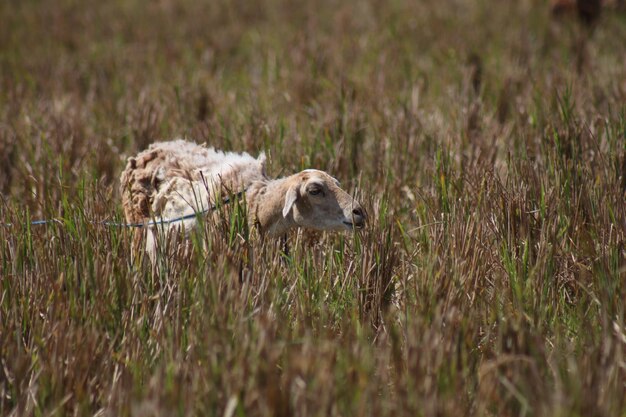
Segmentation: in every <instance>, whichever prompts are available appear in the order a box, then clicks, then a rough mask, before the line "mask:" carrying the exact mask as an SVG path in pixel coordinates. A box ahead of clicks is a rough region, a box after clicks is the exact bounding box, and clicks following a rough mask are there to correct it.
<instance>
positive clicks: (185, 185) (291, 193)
mask: <svg viewBox="0 0 626 417" xmlns="http://www.w3.org/2000/svg"><path fill="white" fill-rule="evenodd" d="M120 181H121V193H122V202H123V206H124V214H125V217H126V221H127V222H129V223H150V222H152V224H154V223H157V225H156V226H154V225H153V226H150V227H148V228H147V229H148V230H150V231H151V233H148V234H147V241H146V251H147V252H148V254H149V255H150V258H151V260H152V261H153V263H154V261H155V258H154V256H155V255H156V246H155V238H156V229H159V230H165V231H171V230H173V229H176V230H181V229H182V230H184V231H185V233H186V234H187V233H188V231H190V230H193V229H194V228H195V226H196V223H197V218H196V217H195V216H190V217H189V218H186V219H185V220H183V221H179V222H172V223H162V224H158V223H159V222H160V221H162V220H170V219H177V218H180V217H184V216H188V215H191V214H193V213H198V212H206V211H210V209H211V207H213V206H214V205H215V204H216V203H218V202H219V201H220V199H221V198H224V197H227V196H232V195H235V194H237V193H242V192H245V200H246V202H247V204H248V216H249V218H248V221H249V222H250V224H251V225H252V224H253V225H256V226H257V227H258V229H259V231H260V232H261V233H262V234H268V235H270V236H279V235H283V234H285V233H286V232H287V231H288V230H290V229H292V228H298V227H302V228H308V229H314V230H352V229H353V228H362V227H363V226H364V225H365V217H366V216H365V212H364V211H363V209H362V208H361V205H360V204H359V203H358V202H356V201H355V200H354V199H353V198H352V197H351V196H350V195H349V194H348V193H346V192H345V191H344V190H342V189H341V188H340V187H339V182H338V181H337V180H336V179H335V178H333V177H331V176H330V175H328V174H327V173H325V172H324V171H318V170H314V169H307V170H304V171H302V172H299V173H297V174H294V175H291V176H289V177H285V178H280V179H270V178H268V177H267V175H266V174H265V154H263V153H262V154H261V155H260V156H259V157H258V158H257V159H255V158H253V157H252V156H250V155H249V154H247V153H245V152H244V153H241V154H239V153H233V152H222V151H219V150H215V149H213V148H207V147H205V146H203V145H198V144H196V143H193V142H188V141H185V140H174V141H170V142H160V143H154V144H152V145H150V147H149V148H148V149H147V150H145V151H143V152H141V153H139V154H138V155H137V156H136V157H131V158H129V159H128V164H127V165H126V168H125V170H124V171H123V172H122V175H121V178H120ZM140 237H141V232H139V233H137V234H136V239H135V241H136V242H138V240H139V239H140Z"/></svg>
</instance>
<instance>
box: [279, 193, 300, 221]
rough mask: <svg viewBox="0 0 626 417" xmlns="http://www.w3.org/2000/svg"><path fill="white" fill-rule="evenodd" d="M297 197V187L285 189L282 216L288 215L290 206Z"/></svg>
mask: <svg viewBox="0 0 626 417" xmlns="http://www.w3.org/2000/svg"><path fill="white" fill-rule="evenodd" d="M297 199H298V190H297V187H291V188H289V190H288V191H287V194H286V195H285V207H283V217H287V216H288V215H289V212H290V211H291V208H292V207H293V205H294V204H295V202H296V200H297Z"/></svg>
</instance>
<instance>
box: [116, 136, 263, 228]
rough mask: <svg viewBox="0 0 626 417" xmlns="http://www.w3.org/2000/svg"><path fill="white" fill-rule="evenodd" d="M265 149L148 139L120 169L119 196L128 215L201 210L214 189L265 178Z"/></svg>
mask: <svg viewBox="0 0 626 417" xmlns="http://www.w3.org/2000/svg"><path fill="white" fill-rule="evenodd" d="M264 163H265V155H263V154H261V156H259V158H258V159H255V158H253V157H252V156H251V155H249V154H248V153H241V154H239V153H234V152H222V151H219V150H215V149H214V148H207V147H205V146H202V145H198V144H195V143H193V142H187V141H184V140H175V141H171V142H160V143H155V144H152V145H151V146H150V147H149V148H148V149H147V150H145V151H143V152H141V153H139V154H138V155H137V156H136V157H134V158H129V160H128V164H127V165H126V169H125V170H124V172H123V173H122V177H121V183H122V190H121V191H122V200H123V205H124V212H125V215H126V218H127V220H128V221H133V222H138V221H143V220H145V219H148V218H151V217H160V218H176V217H180V216H184V215H187V214H190V213H193V212H194V211H204V210H206V209H207V208H208V207H210V206H211V205H213V204H215V198H216V196H218V195H225V194H231V193H237V192H239V191H242V190H243V189H244V188H245V187H247V185H248V184H250V183H252V182H253V181H256V180H262V179H264V178H265V173H264Z"/></svg>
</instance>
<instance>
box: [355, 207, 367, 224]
mask: <svg viewBox="0 0 626 417" xmlns="http://www.w3.org/2000/svg"><path fill="white" fill-rule="evenodd" d="M365 217H366V216H365V212H364V211H363V209H362V208H361V207H356V208H354V209H353V210H352V221H353V222H354V225H355V226H356V227H363V226H364V225H365Z"/></svg>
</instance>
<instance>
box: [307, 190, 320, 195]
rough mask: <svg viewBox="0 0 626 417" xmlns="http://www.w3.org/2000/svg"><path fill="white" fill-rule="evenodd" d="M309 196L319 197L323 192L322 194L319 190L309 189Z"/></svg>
mask: <svg viewBox="0 0 626 417" xmlns="http://www.w3.org/2000/svg"><path fill="white" fill-rule="evenodd" d="M309 194H311V195H321V194H323V192H322V189H321V188H311V189H310V190H309Z"/></svg>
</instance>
